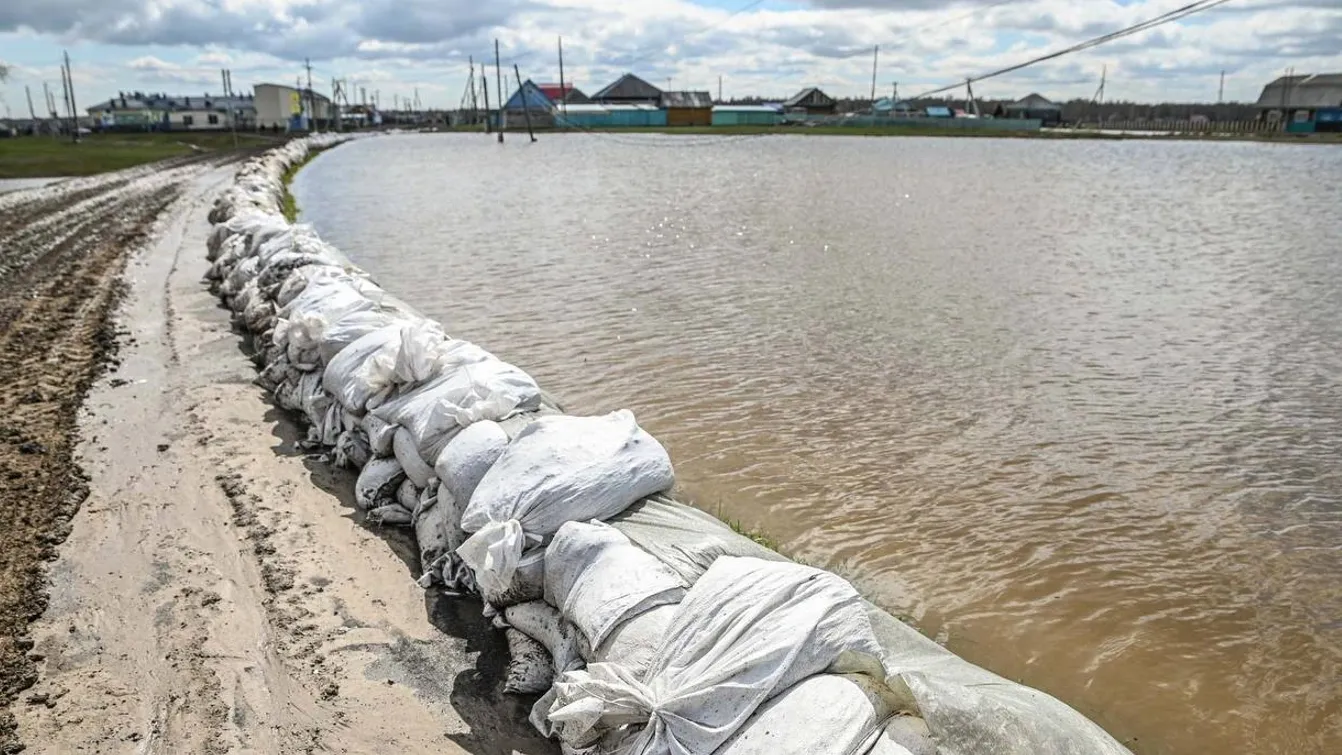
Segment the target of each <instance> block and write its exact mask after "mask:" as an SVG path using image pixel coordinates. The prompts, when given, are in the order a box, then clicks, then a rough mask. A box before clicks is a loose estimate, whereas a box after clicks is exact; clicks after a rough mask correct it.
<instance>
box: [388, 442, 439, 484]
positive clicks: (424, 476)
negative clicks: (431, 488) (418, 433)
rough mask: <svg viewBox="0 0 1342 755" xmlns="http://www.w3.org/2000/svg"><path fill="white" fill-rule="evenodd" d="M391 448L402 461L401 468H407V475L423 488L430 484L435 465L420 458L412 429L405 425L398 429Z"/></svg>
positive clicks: (398, 459)
mask: <svg viewBox="0 0 1342 755" xmlns="http://www.w3.org/2000/svg"><path fill="white" fill-rule="evenodd" d="M391 450H392V454H393V455H394V456H395V457H396V460H397V461H399V462H400V463H401V469H403V470H405V476H406V477H409V478H410V480H411V481H413V482H414V483H415V485H416V487H420V488H423V487H425V486H426V485H428V484H429V480H430V479H432V478H433V476H434V473H433V467H431V466H429V465H428V464H427V463H425V461H424V460H423V459H421V458H419V449H418V448H416V447H415V441H414V439H413V438H411V437H410V431H408V430H406V429H405V428H404V427H402V428H399V429H397V430H396V432H395V433H394V434H393V435H392V441H391Z"/></svg>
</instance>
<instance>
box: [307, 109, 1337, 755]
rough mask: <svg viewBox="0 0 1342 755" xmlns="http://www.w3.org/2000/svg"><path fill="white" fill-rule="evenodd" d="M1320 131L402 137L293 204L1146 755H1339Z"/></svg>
mask: <svg viewBox="0 0 1342 755" xmlns="http://www.w3.org/2000/svg"><path fill="white" fill-rule="evenodd" d="M1340 172H1342V150H1335V149H1328V148H1317V147H1298V146H1281V145H1256V144H1199V143H1142V142H1058V143H1052V142H1041V141H1031V140H978V139H975V140H955V139H947V140H938V139H913V138H907V139H865V138H842V137H839V138H829V137H769V138H715V137H696V136H691V137H679V138H676V137H666V136H633V135H607V136H595V135H592V136H555V135H543V136H542V137H541V140H540V141H539V142H538V143H537V144H534V145H530V144H526V143H525V140H524V139H519V138H517V137H516V136H512V135H510V137H509V142H508V143H507V144H505V145H504V146H502V147H500V146H499V145H497V144H495V143H494V142H493V141H492V140H490V139H487V138H486V137H484V136H474V135H423V136H400V137H388V138H381V139H375V140H369V141H365V142H360V143H356V144H351V145H347V146H343V147H341V148H339V149H337V150H333V151H331V152H329V153H328V154H325V155H323V156H321V157H320V158H319V159H318V160H316V161H315V162H314V163H312V164H311V165H310V166H309V167H308V168H307V169H305V170H304V171H303V172H302V173H301V174H300V175H299V178H298V180H297V182H296V185H295V193H296V195H297V197H298V199H299V202H300V204H301V206H302V208H303V217H304V219H305V220H307V221H309V222H314V223H315V224H316V225H317V226H318V228H319V229H320V230H321V232H322V233H323V235H324V236H325V237H326V238H327V239H328V240H330V241H332V242H333V243H335V244H336V245H338V246H339V247H341V248H342V249H343V250H345V251H346V252H347V253H348V254H349V255H350V256H351V257H352V258H353V259H354V260H355V261H356V262H358V263H360V264H361V265H363V266H365V267H366V268H367V269H369V270H371V271H372V272H373V273H374V274H375V275H376V276H377V278H378V279H379V280H380V281H381V282H382V283H383V284H384V285H385V286H387V287H388V288H389V289H391V290H392V291H394V292H396V293H397V294H399V295H401V296H403V297H405V298H406V299H408V300H409V301H410V302H412V303H413V304H415V305H416V306H418V307H420V308H421V309H422V310H423V311H425V312H426V313H427V314H429V315H431V316H433V317H436V318H439V319H441V320H442V321H443V322H444V323H446V324H447V325H448V326H449V328H450V330H451V332H453V333H454V334H456V335H459V336H461V337H464V338H469V339H472V340H474V341H476V342H478V343H480V344H482V345H483V346H485V347H487V348H489V349H491V350H492V351H494V352H495V353H497V354H499V355H500V356H502V357H503V358H505V359H508V360H511V361H513V362H515V363H516V364H518V365H520V366H521V367H523V368H525V369H526V370H528V371H530V372H531V373H532V374H533V375H534V376H535V377H536V378H537V379H538V380H539V381H540V382H541V384H542V385H544V386H546V387H547V388H549V389H550V390H551V391H552V392H554V393H555V394H556V395H558V396H560V397H561V398H562V399H564V400H565V401H566V402H567V404H568V405H569V407H570V408H571V409H572V410H574V411H578V412H601V411H608V410H612V409H615V408H619V407H628V408H631V409H633V410H634V411H635V413H636V414H637V416H638V418H639V420H640V422H641V423H642V424H644V426H646V427H647V428H649V429H650V430H651V431H652V432H653V433H654V434H655V435H656V436H657V437H658V438H660V439H661V440H662V441H663V442H664V443H665V444H666V445H667V446H668V447H669V449H670V451H671V453H672V458H673V459H674V460H675V462H676V468H677V474H678V478H679V480H680V481H681V483H682V485H683V486H684V487H685V488H686V490H687V491H688V492H689V493H690V494H691V495H692V496H693V497H694V498H695V499H697V501H698V502H699V503H700V505H702V506H704V507H705V508H711V509H714V510H717V511H718V512H719V513H721V515H723V516H726V517H731V518H738V519H740V520H742V521H743V522H744V523H746V524H747V525H751V526H757V527H759V528H762V529H764V530H765V531H767V532H768V533H769V534H770V535H772V536H773V537H774V538H775V539H777V540H778V541H779V542H780V544H781V545H782V547H783V548H784V550H786V551H787V552H789V553H790V554H792V555H794V556H797V557H799V558H801V559H804V560H807V561H809V562H811V563H816V564H821V565H825V566H829V567H831V568H834V569H836V570H838V571H840V572H841V573H843V574H845V575H847V576H849V577H850V578H852V579H853V580H854V581H855V582H856V583H857V584H858V585H859V586H860V587H861V588H862V589H863V590H864V591H866V592H867V593H869V594H870V595H871V596H872V597H873V599H875V600H876V601H877V602H879V603H881V604H882V605H884V606H885V607H886V608H888V609H890V610H892V611H894V612H896V613H898V614H901V615H904V616H907V617H909V618H910V620H912V621H913V622H914V623H916V624H917V626H919V627H920V628H921V629H922V630H923V631H925V632H926V633H928V634H929V635H930V636H932V637H935V638H936V639H938V640H939V641H941V642H943V643H945V644H946V645H948V646H949V647H950V648H951V649H953V650H955V651H956V652H958V653H960V654H962V655H963V656H965V657H966V658H969V659H970V660H972V661H974V662H976V663H979V664H981V665H984V666H986V667H988V668H990V669H992V670H994V671H996V672H998V673H1000V674H1002V675H1004V676H1007V677H1009V678H1012V679H1017V680H1021V681H1024V682H1026V683H1028V684H1031V685H1034V686H1037V687H1040V688H1042V689H1044V690H1047V691H1048V692H1051V693H1053V694H1055V695H1057V696H1059V697H1061V698H1062V699H1063V700H1066V701H1067V702H1069V703H1071V704H1072V705H1074V706H1075V707H1077V708H1078V709H1079V710H1081V711H1082V712H1084V713H1086V714H1087V715H1089V716H1091V717H1093V718H1094V719H1095V720H1097V721H1098V722H1099V723H1101V724H1102V725H1103V726H1105V727H1106V728H1107V729H1109V730H1110V731H1111V732H1113V733H1114V734H1115V735H1116V736H1118V737H1119V738H1120V739H1122V740H1123V741H1124V742H1126V743H1128V744H1129V746H1131V747H1132V748H1133V749H1134V750H1135V751H1137V752H1139V753H1152V754H1155V753H1160V754H1165V753H1169V754H1176V753H1177V754H1178V755H1185V754H1188V755H1191V754H1194V753H1211V752H1234V751H1241V750H1245V749H1251V750H1252V751H1254V752H1257V753H1263V754H1266V753H1282V754H1283V755H1287V754H1289V755H1296V754H1299V753H1336V752H1342V464H1339V461H1340V460H1342V385H1340V380H1339V376H1342V350H1339V346H1340V345H1342V248H1339V240H1342V214H1339V213H1338V212H1337V207H1339V206H1342V184H1338V183H1337V182H1336V181H1333V180H1331V179H1329V178H1327V177H1328V176H1336V175H1339V173H1340Z"/></svg>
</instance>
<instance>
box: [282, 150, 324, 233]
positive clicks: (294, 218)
mask: <svg viewBox="0 0 1342 755" xmlns="http://www.w3.org/2000/svg"><path fill="white" fill-rule="evenodd" d="M328 149H330V147H324V148H322V149H313V150H308V156H307V157H305V158H303V159H302V160H299V161H298V162H296V163H294V164H293V165H290V166H289V169H288V170H286V171H284V176H282V177H281V178H280V183H281V184H283V186H284V195H283V196H281V197H280V212H283V213H284V219H285V220H287V221H289V222H290V223H297V222H298V212H299V210H298V200H297V199H294V195H293V194H292V193H291V192H290V191H289V184H291V183H293V182H294V177H295V176H297V175H298V171H300V170H302V169H303V166H305V165H307V164H308V163H310V162H312V161H313V160H315V159H316V158H317V155H320V154H321V153H322V152H325V151H326V150H328Z"/></svg>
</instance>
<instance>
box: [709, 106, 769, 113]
mask: <svg viewBox="0 0 1342 755" xmlns="http://www.w3.org/2000/svg"><path fill="white" fill-rule="evenodd" d="M713 112H715V113H773V114H774V115H778V108H776V107H769V106H768V105H714V106H713Z"/></svg>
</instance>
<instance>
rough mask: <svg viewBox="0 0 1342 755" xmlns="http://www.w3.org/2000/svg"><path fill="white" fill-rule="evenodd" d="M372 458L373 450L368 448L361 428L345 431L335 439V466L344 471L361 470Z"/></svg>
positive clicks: (366, 439)
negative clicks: (343, 468)
mask: <svg viewBox="0 0 1342 755" xmlns="http://www.w3.org/2000/svg"><path fill="white" fill-rule="evenodd" d="M371 458H373V450H372V449H371V448H369V447H368V436H367V435H365V434H364V432H363V429H362V428H357V429H354V430H346V431H344V432H342V433H341V434H340V437H339V438H337V439H336V444H335V459H334V461H335V465H336V466H337V467H345V468H346V469H363V467H364V465H365V464H367V463H368V460H369V459H371Z"/></svg>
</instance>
